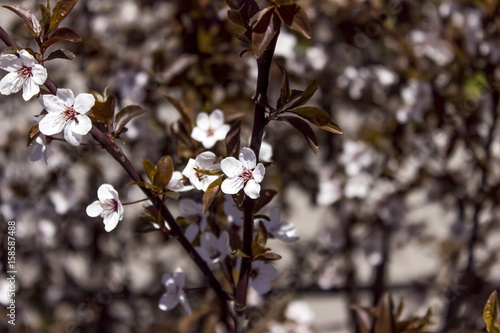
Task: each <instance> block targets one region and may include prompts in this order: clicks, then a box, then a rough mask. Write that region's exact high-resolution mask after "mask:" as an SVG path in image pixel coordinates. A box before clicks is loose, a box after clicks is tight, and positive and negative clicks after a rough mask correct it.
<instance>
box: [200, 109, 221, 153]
mask: <svg viewBox="0 0 500 333" xmlns="http://www.w3.org/2000/svg"><path fill="white" fill-rule="evenodd" d="M229 129H230V127H229V125H227V124H224V114H223V113H222V111H221V110H214V111H213V112H212V113H211V114H210V116H209V115H208V114H206V113H204V112H202V113H200V114H198V117H197V118H196V127H195V128H193V131H192V132H191V137H192V138H193V139H195V140H196V141H199V142H201V143H202V144H203V147H205V148H207V149H210V148H212V147H213V146H214V145H215V143H216V142H217V141H219V140H224V139H225V137H226V134H227V132H229Z"/></svg>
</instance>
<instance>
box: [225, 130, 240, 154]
mask: <svg viewBox="0 0 500 333" xmlns="http://www.w3.org/2000/svg"><path fill="white" fill-rule="evenodd" d="M240 133H241V121H237V122H236V123H235V124H234V125H233V126H231V129H230V130H229V132H227V134H226V138H225V139H224V143H225V144H226V156H233V157H235V158H238V154H239V153H240Z"/></svg>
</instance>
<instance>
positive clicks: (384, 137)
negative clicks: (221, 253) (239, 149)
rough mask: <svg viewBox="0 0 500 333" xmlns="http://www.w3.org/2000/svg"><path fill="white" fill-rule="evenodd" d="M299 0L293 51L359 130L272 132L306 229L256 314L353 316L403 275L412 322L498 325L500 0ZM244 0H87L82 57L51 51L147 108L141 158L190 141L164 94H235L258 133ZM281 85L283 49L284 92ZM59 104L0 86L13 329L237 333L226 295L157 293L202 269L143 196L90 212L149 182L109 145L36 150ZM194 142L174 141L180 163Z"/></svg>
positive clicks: (273, 171)
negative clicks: (181, 300)
mask: <svg viewBox="0 0 500 333" xmlns="http://www.w3.org/2000/svg"><path fill="white" fill-rule="evenodd" d="M14 3H15V4H22V5H23V6H25V7H26V8H29V9H31V10H33V11H34V12H36V13H37V15H39V13H38V12H37V11H38V4H39V3H42V2H39V1H33V0H23V1H2V4H14ZM43 3H45V1H43ZM299 4H300V5H301V6H302V7H303V8H304V10H305V11H306V13H307V16H308V17H309V20H310V25H311V28H312V39H310V40H307V39H305V38H303V37H302V36H299V35H298V34H295V33H294V32H292V31H290V30H287V29H283V30H282V31H281V33H280V37H279V40H278V45H277V49H276V57H275V59H276V61H278V62H280V63H281V64H282V65H284V66H285V67H286V68H287V70H288V73H289V75H290V78H291V82H292V88H296V89H304V88H305V87H306V86H307V84H308V83H309V82H311V81H312V80H317V81H318V83H319V86H320V89H319V91H318V92H317V93H316V94H315V96H314V97H313V99H312V100H311V102H310V104H311V105H316V106H319V107H321V108H323V109H324V110H326V111H328V112H330V113H331V114H332V116H333V119H334V120H335V121H336V122H337V123H338V124H339V125H340V127H341V128H342V129H343V131H344V134H343V135H333V134H330V133H327V132H319V131H317V132H316V134H317V136H318V139H319V142H320V153H319V156H315V155H314V154H313V153H312V152H311V151H310V149H309V147H308V145H307V142H306V141H305V140H304V139H303V138H302V136H301V135H300V134H299V133H297V132H296V131H294V130H293V129H292V128H291V127H290V126H288V125H286V124H282V123H271V125H270V126H269V127H268V128H267V130H266V134H265V141H266V142H268V143H269V144H270V145H271V146H272V147H273V158H272V160H273V162H274V163H273V166H272V168H270V169H268V173H267V175H266V184H265V186H266V187H267V188H273V189H276V190H278V191H279V196H278V197H277V198H276V199H274V201H273V202H272V204H271V206H272V207H277V206H280V207H281V208H282V210H281V217H282V219H283V220H286V221H289V222H292V223H294V224H295V226H296V228H297V234H298V235H299V236H300V240H299V241H297V242H295V243H292V244H283V243H280V242H279V241H274V240H273V241H271V243H270V247H271V248H273V250H274V251H275V252H278V253H280V254H281V255H282V256H283V260H281V261H279V262H277V263H276V266H277V267H278V269H279V271H280V275H279V277H278V278H277V279H276V281H275V283H274V287H275V291H274V292H271V293H270V295H267V296H264V297H263V298H262V297H260V296H258V295H254V294H252V295H251V298H250V299H251V302H252V303H251V304H252V305H253V310H252V311H253V312H252V317H251V318H252V320H253V323H254V325H255V331H257V332H265V331H269V332H354V331H355V330H356V324H355V322H356V319H355V313H354V312H353V310H352V308H351V306H352V305H353V304H357V305H358V306H360V307H370V306H373V305H375V304H377V303H378V302H379V300H380V299H381V298H382V295H383V294H384V293H385V292H390V293H391V295H392V298H393V301H394V303H395V305H398V304H400V303H401V302H403V304H404V306H403V307H402V312H401V315H400V320H405V319H408V318H412V317H424V316H425V315H426V313H427V311H428V310H429V309H430V310H431V313H432V314H431V316H430V317H429V318H430V323H429V326H428V328H427V330H428V331H430V332H484V321H483V319H482V311H483V307H484V304H485V302H486V300H487V298H488V295H489V294H490V293H491V292H492V291H493V290H495V289H496V288H498V286H499V284H500V264H499V260H498V252H499V247H500V245H499V244H500V242H499V240H500V230H499V227H500V225H499V223H500V221H499V218H500V206H499V199H498V198H499V196H500V166H499V162H500V122H499V109H498V103H499V94H498V88H499V80H500V68H499V67H498V62H499V59H500V38H499V27H500V19H499V17H500V16H499V14H500V12H499V6H500V4H499V1H498V0H476V1H465V0H464V1H459V0H455V1H431V0H419V1H403V0H391V1H382V0H366V1H364V0H358V1H345V0H316V1H312V0H310V1H308V0H302V1H299ZM52 5H53V4H52ZM227 9H228V8H227V7H226V6H225V3H224V2H223V1H217V0H214V1H211V0H184V1H154V0H125V1H123V0H80V1H79V3H78V4H77V6H76V7H75V9H74V10H73V13H72V14H71V15H70V16H69V17H68V18H67V19H66V20H65V21H64V22H63V23H62V26H68V27H71V28H72V29H73V30H75V31H76V32H78V33H79V34H80V35H81V36H82V37H83V41H82V42H80V43H77V44H67V45H66V44H65V45H63V46H61V47H63V48H67V49H69V50H71V51H72V52H74V53H75V54H76V55H77V57H76V59H75V60H73V61H68V60H54V61H51V62H48V63H47V68H48V71H49V75H50V77H51V78H52V79H53V80H54V81H55V82H56V84H57V85H58V86H60V87H67V88H71V89H73V90H74V91H75V92H76V93H81V92H88V89H89V88H91V89H93V90H96V91H101V92H102V91H103V90H104V89H105V88H106V87H107V91H108V92H109V93H113V94H115V95H116V97H117V101H118V105H119V106H120V107H123V106H126V105H130V104H138V105H141V106H143V107H144V109H146V110H147V113H146V114H145V115H143V116H141V117H138V118H136V119H135V120H134V121H133V122H132V123H131V124H130V126H128V127H129V130H128V132H127V133H126V134H125V135H124V139H125V140H126V144H125V145H124V146H123V147H124V151H125V152H126V154H127V155H128V156H129V157H130V159H131V160H132V161H133V163H134V165H135V166H136V167H137V168H138V169H141V163H140V158H141V157H144V158H148V159H150V160H152V161H157V160H158V159H159V158H160V157H161V156H163V155H166V154H170V155H174V156H177V155H175V154H176V153H177V152H178V150H177V145H176V139H175V136H174V135H173V133H174V132H175V128H176V122H177V121H178V120H179V117H180V116H179V114H178V113H177V111H176V110H175V108H174V107H173V106H172V105H171V104H170V103H169V102H168V100H167V99H166V98H165V95H170V96H174V97H176V98H177V99H179V100H182V101H183V102H184V103H185V104H186V106H187V107H188V109H189V110H190V111H191V112H192V115H193V117H195V116H196V114H197V113H199V112H202V111H211V110H213V109H216V108H219V109H221V110H223V112H224V114H225V117H226V120H227V121H228V122H231V123H232V122H233V121H234V120H235V119H239V118H242V119H243V128H242V141H245V140H247V138H249V137H250V132H251V127H250V126H251V119H252V111H253V101H252V99H251V97H252V94H253V93H254V89H255V81H256V63H255V58H254V57H253V56H252V54H251V53H245V54H244V55H242V56H240V52H242V51H243V50H244V46H243V45H242V44H241V42H240V41H238V40H237V39H236V38H235V34H236V33H241V32H242V31H241V30H240V28H239V27H237V26H235V25H234V24H232V23H231V22H229V21H228V19H227V15H226V12H227ZM0 11H1V14H0V25H1V26H2V27H3V28H4V29H5V30H6V31H7V32H9V34H11V36H13V37H14V39H15V40H16V41H17V42H18V44H20V45H21V46H22V47H32V48H34V49H35V50H36V45H35V44H34V42H33V40H31V39H30V35H29V33H28V32H27V30H26V29H25V26H24V24H23V23H22V21H21V20H20V19H18V17H17V16H15V15H14V14H13V13H12V12H10V11H9V10H7V9H5V8H1V9H0ZM58 45H60V44H58ZM280 84H281V74H280V71H279V69H278V67H277V66H273V67H272V71H271V86H270V91H269V95H270V100H271V101H275V100H276V98H277V96H278V94H279V88H280ZM41 111H42V108H41V106H40V104H39V103H38V102H37V101H36V100H31V101H29V102H24V101H22V99H21V96H20V95H13V96H0V173H1V178H0V219H1V220H2V221H1V224H0V230H1V231H2V237H1V239H0V244H1V248H2V252H1V253H2V254H1V255H0V257H1V258H2V272H0V303H2V304H7V302H8V297H7V296H6V290H7V288H8V283H7V280H6V275H5V273H4V272H5V270H6V262H7V258H6V257H7V254H6V252H7V251H6V248H7V244H6V240H7V236H6V232H7V221H15V222H16V235H15V236H16V265H17V271H18V274H17V293H16V305H17V312H16V326H15V327H13V326H11V325H7V323H6V321H7V319H8V318H7V317H6V315H5V313H6V312H4V311H5V307H2V309H1V310H0V314H1V317H0V325H1V327H0V330H2V331H5V330H7V331H11V332H178V331H183V332H212V331H215V330H217V332H223V331H224V330H223V327H222V326H220V325H219V326H217V325H216V322H214V319H213V317H210V315H209V314H210V311H211V304H212V302H213V301H214V300H213V298H214V295H213V294H211V293H210V292H204V291H202V290H201V291H200V290H195V291H190V292H188V297H189V299H190V303H191V306H192V307H193V309H195V310H196V315H195V316H194V317H190V318H188V317H183V316H184V313H183V312H182V309H180V308H176V309H174V310H173V311H170V312H162V311H160V310H159V308H158V300H159V298H160V296H161V294H162V293H163V292H164V289H163V286H162V285H161V275H162V274H163V273H166V272H172V271H173V270H174V269H175V268H176V267H182V268H183V270H184V271H185V272H186V275H187V282H186V285H187V287H189V288H196V287H198V286H200V285H202V284H203V282H202V277H201V275H200V273H199V271H198V270H197V268H196V267H195V266H194V265H193V264H192V263H191V262H190V261H189V260H188V258H187V256H186V255H184V253H183V252H182V249H181V248H180V247H179V246H178V245H177V244H176V243H175V241H167V242H165V239H164V238H163V237H161V235H159V234H156V233H147V234H139V233H137V231H140V230H142V229H143V228H144V227H145V226H146V225H147V224H148V222H147V221H146V220H144V219H142V218H141V217H140V215H141V214H142V213H141V211H142V206H141V204H138V205H134V206H126V208H125V217H124V220H123V221H122V222H121V223H120V224H119V226H118V227H117V228H116V229H115V230H114V231H113V232H111V233H106V232H105V231H104V228H103V225H102V221H101V220H100V219H93V218H89V217H88V216H86V214H85V207H86V206H87V205H88V204H90V203H91V202H93V201H94V200H96V191H97V188H98V186H99V185H100V184H102V183H104V182H106V183H109V184H112V185H113V186H114V187H115V188H117V189H118V191H119V192H120V196H121V198H122V200H123V201H133V200H138V199H141V198H142V196H141V193H140V191H139V190H137V189H135V188H133V187H132V186H126V184H127V183H128V182H129V179H128V178H127V176H126V174H125V173H124V172H123V170H121V169H120V167H119V165H118V164H117V163H116V162H115V161H114V160H112V159H111V158H110V157H109V156H107V155H106V154H105V152H104V151H102V150H101V149H99V148H96V147H94V146H91V145H90V146H86V145H83V146H80V147H78V148H75V147H70V146H68V145H67V144H65V143H63V142H59V141H53V142H52V143H51V144H50V145H49V147H48V164H47V165H46V164H45V163H44V162H43V161H38V162H31V161H30V156H31V154H32V153H33V151H34V149H35V147H32V146H30V147H26V142H27V137H28V131H29V129H30V128H31V126H32V125H33V122H34V121H38V120H39V119H40V118H37V117H36V116H37V115H38V114H39V113H40V112H41ZM87 142H92V140H91V139H90V138H88V141H87ZM219 148H221V149H222V148H223V147H219ZM221 151H223V150H221ZM185 158H186V156H177V157H176V159H175V162H176V168H177V169H178V170H182V168H183V167H184V165H182V161H183V159H185ZM141 170H142V169H141ZM172 209H173V211H174V212H175V214H177V215H179V214H180V212H179V211H178V209H177V207H176V203H175V202H173V203H172ZM263 309H265V310H263Z"/></svg>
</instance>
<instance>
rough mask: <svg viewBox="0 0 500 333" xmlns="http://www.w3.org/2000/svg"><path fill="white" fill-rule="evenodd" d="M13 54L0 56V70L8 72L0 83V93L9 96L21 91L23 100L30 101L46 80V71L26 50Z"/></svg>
mask: <svg viewBox="0 0 500 333" xmlns="http://www.w3.org/2000/svg"><path fill="white" fill-rule="evenodd" d="M17 53H18V55H19V57H18V56H16V55H15V54H2V55H0V68H1V69H3V70H5V71H7V72H9V73H8V74H7V75H5V77H4V78H3V79H2V80H1V81H0V93H2V94H3V95H10V94H14V93H16V92H18V91H19V90H21V88H22V89H23V99H24V100H25V101H27V100H29V99H31V97H33V96H35V95H36V94H38V93H39V92H40V86H41V85H42V84H44V83H45V81H46V80H47V70H46V69H45V67H43V66H42V65H40V64H38V63H37V61H36V59H35V58H34V57H33V56H32V55H31V54H30V53H29V52H28V51H26V50H20V51H18V52H17Z"/></svg>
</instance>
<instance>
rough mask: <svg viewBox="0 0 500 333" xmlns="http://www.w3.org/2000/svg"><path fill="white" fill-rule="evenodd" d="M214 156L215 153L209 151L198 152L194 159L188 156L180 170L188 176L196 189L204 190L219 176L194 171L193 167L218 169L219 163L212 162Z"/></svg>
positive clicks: (209, 169) (208, 169)
mask: <svg viewBox="0 0 500 333" xmlns="http://www.w3.org/2000/svg"><path fill="white" fill-rule="evenodd" d="M215 158H216V156H215V154H214V153H212V152H210V151H206V152H203V153H201V154H199V155H198V156H196V159H192V158H190V159H189V161H188V163H187V165H186V167H185V168H184V170H183V171H182V174H183V175H184V176H186V177H187V178H189V180H190V181H191V184H193V186H194V187H195V188H196V189H198V190H201V191H206V190H207V187H208V185H210V184H211V183H212V182H213V181H214V180H216V179H217V178H219V176H217V175H213V176H211V175H206V174H204V173H201V172H198V171H196V170H195V169H198V170H207V171H213V170H217V169H219V168H220V166H219V164H214V162H215Z"/></svg>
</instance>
